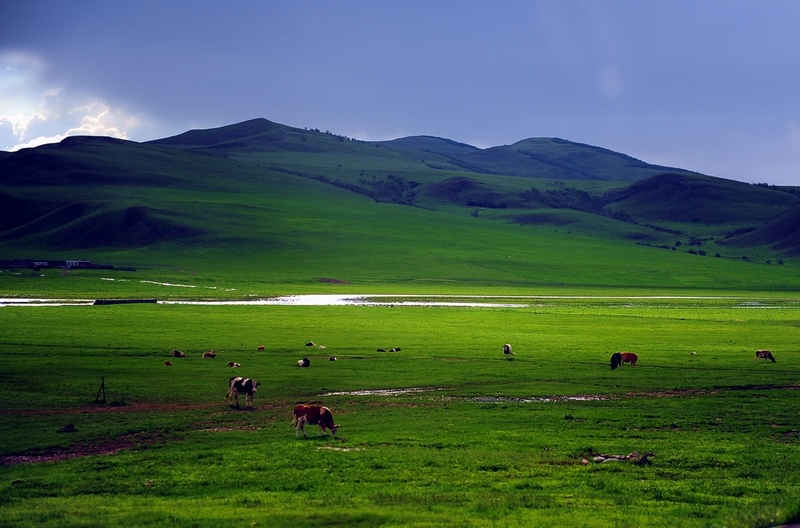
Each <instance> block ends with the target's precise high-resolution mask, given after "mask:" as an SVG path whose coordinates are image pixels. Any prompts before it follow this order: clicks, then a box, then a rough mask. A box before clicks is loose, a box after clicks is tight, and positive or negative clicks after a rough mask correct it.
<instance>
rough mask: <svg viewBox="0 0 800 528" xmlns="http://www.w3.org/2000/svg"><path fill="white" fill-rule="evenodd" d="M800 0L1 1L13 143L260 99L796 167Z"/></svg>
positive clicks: (206, 120) (233, 113)
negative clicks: (799, 0) (655, 0)
mask: <svg viewBox="0 0 800 528" xmlns="http://www.w3.org/2000/svg"><path fill="white" fill-rule="evenodd" d="M799 27H800V2H797V1H795V0H751V1H744V0H715V1H712V0H669V1H664V2H648V1H641V0H529V1H522V0H503V1H500V2H494V1H489V0H485V1H473V0H404V1H403V2H394V1H389V0H348V1H346V2H344V1H342V2H335V1H330V0H328V1H321V0H320V1H312V0H291V1H281V2H278V1H272V0H254V1H246V0H229V1H226V2H222V1H208V0H189V1H184V0H169V1H162V0H128V1H126V2H116V1H94V0H70V1H63V0H52V1H41V0H25V1H13V0H12V1H6V2H0V150H6V151H13V150H18V149H20V148H27V147H35V146H38V145H41V144H44V143H50V142H57V141H60V140H61V139H63V138H64V137H66V136H72V135H107V136H114V137H120V138H126V139H130V140H133V141H148V140H152V139H159V138H164V137H169V136H173V135H177V134H180V133H182V132H185V131H187V130H191V129H204V128H214V127H218V126H225V125H229V124H233V123H238V122H241V121H245V120H248V119H253V118H257V117H263V118H266V119H269V120H270V121H275V122H278V123H282V124H284V125H289V126H294V127H298V128H316V129H320V130H328V131H330V132H332V133H335V134H339V135H344V136H348V137H351V138H355V139H362V140H386V139H394V138H398V137H404V136H411V135H430V136H438V137H443V138H448V139H452V140H455V141H459V142H463V143H468V144H471V145H475V146H477V147H480V148H488V147H492V146H498V145H509V144H512V143H515V142H517V141H520V140H523V139H527V138H530V137H559V138H563V139H567V140H570V141H576V142H580V143H587V144H590V145H595V146H599V147H604V148H607V149H611V150H614V151H617V152H622V153H624V154H628V155H630V156H633V157H636V158H639V159H641V160H643V161H646V162H649V163H655V164H661V165H667V166H671V167H679V168H684V169H689V170H694V171H697V172H701V173H704V174H708V175H711V176H716V177H720V178H727V179H733V180H739V181H745V182H750V183H769V184H772V185H800V37H798V36H797V35H798V32H797V28H799Z"/></svg>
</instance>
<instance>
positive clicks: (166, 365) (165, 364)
mask: <svg viewBox="0 0 800 528" xmlns="http://www.w3.org/2000/svg"><path fill="white" fill-rule="evenodd" d="M164 366H165V367H171V366H172V361H170V360H168V359H166V360H164Z"/></svg>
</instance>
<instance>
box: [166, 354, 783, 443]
mask: <svg viewBox="0 0 800 528" xmlns="http://www.w3.org/2000/svg"><path fill="white" fill-rule="evenodd" d="M306 346H316V345H315V344H314V343H313V342H310V341H309V342H308V343H306ZM319 348H321V349H324V348H326V347H325V346H323V345H320V347H319ZM264 349H265V347H264V345H259V346H258V348H257V350H260V351H263V350H264ZM377 351H378V352H385V351H386V350H385V349H382V348H379V349H377ZM399 351H400V349H399V348H393V349H391V352H399ZM503 354H504V355H505V357H506V358H508V359H510V357H511V356H513V355H514V351H513V348H512V346H511V344H510V343H506V344H504V345H503ZM694 354H695V353H694V352H692V355H694ZM170 355H171V356H172V357H174V358H184V357H186V353H185V352H183V351H181V350H178V349H173V350H172V351H171V352H170ZM202 357H203V359H215V358H216V357H217V353H216V351H215V350H209V351H206V352H203V356H202ZM755 359H756V361H758V360H759V359H764V360H766V361H772V362H773V363H775V356H773V355H772V352H771V351H769V350H756V356H755ZM328 360H329V361H336V357H335V356H331V357H329V358H328ZM638 360H639V356H638V355H637V354H634V353H633V352H614V353H613V354H611V362H610V364H611V370H616V369H617V368H618V367H619V366H620V365H624V364H625V363H629V364H630V365H631V366H632V367H635V366H636V362H637V361H638ZM164 365H166V366H172V362H171V361H169V360H166V361H164ZM227 366H228V367H231V368H238V367H241V365H240V364H239V363H236V362H234V361H228V363H227ZM297 366H298V367H306V368H307V367H310V366H311V360H310V359H309V358H307V357H304V358H303V359H300V360H298V361H297ZM258 385H259V382H258V381H256V380H254V379H252V378H245V377H242V376H234V377H232V378H230V380H228V392H227V394H226V395H225V398H226V400H227V401H228V403H229V404H230V405H231V406H233V405H234V401H235V402H236V407H237V408H238V407H240V404H239V396H240V395H243V396H244V397H245V406H247V407H252V405H253V396H254V395H255V393H256V392H257V390H258ZM306 424H309V425H317V426H319V431H318V434H325V432H326V431H328V432H330V434H331V436H332V437H335V436H336V431H338V429H339V425H338V424H336V423H335V422H334V419H333V413H332V412H331V410H330V409H329V408H327V407H323V406H320V405H306V404H301V405H297V406H296V407H295V408H294V409H293V410H292V426H294V428H295V437H298V438H299V433H300V432H301V431H302V433H303V436H305V437H306V438H308V435H306V432H305V425H306Z"/></svg>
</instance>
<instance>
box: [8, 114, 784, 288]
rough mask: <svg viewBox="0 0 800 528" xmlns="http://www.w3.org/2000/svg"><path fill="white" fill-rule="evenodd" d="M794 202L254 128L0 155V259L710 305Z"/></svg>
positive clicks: (540, 152) (602, 162) (616, 159)
mask: <svg viewBox="0 0 800 528" xmlns="http://www.w3.org/2000/svg"><path fill="white" fill-rule="evenodd" d="M795 192H796V191H795V190H792V189H779V188H766V187H763V186H753V185H747V184H743V183H739V182H733V181H729V180H723V179H719V178H713V177H709V176H702V175H698V174H694V173H691V172H688V171H680V170H675V169H670V170H667V169H666V168H663V167H657V166H653V165H649V164H646V163H644V162H642V161H639V160H635V159H634V158H630V157H628V156H625V155H623V154H619V153H614V152H611V151H608V150H606V149H602V148H598V147H590V146H587V145H580V144H576V143H571V142H567V141H563V140H556V139H529V140H525V141H521V142H519V143H517V144H515V145H512V146H510V147H496V148H493V149H484V150H481V149H476V148H475V147H472V146H470V145H465V144H461V143H457V142H453V141H450V140H446V139H442V138H434V137H430V136H417V137H413V138H401V139H398V140H395V141H391V142H380V143H368V142H363V141H357V140H353V139H350V138H346V137H344V136H338V135H335V134H331V133H330V132H321V131H318V130H307V129H299V128H294V127H288V126H285V125H280V124H277V123H273V122H270V121H267V120H265V119H256V120H251V121H247V122H244V123H239V124H236V125H230V126H226V127H220V128H216V129H211V130H193V131H189V132H186V133H184V134H180V135H178V136H175V137H171V138H165V139H162V140H158V141H152V142H148V143H135V142H131V141H122V140H116V139H111V138H96V137H73V138H68V139H66V140H64V141H62V142H61V143H59V144H55V145H45V146H42V147H38V148H34V149H25V150H22V151H19V152H14V153H4V154H3V155H2V156H0V260H2V259H4V258H5V259H9V258H16V257H24V256H37V255H39V256H47V257H50V258H56V257H59V256H63V257H64V258H75V257H76V256H77V255H76V253H80V257H81V258H94V259H98V260H104V261H105V260H110V259H115V258H116V259H118V260H122V261H124V262H143V263H148V262H150V263H155V262H157V263H163V264H165V265H168V266H172V267H175V268H184V267H191V268H193V269H200V268H207V269H219V268H220V267H223V268H224V269H225V270H226V271H225V273H234V274H238V275H240V276H242V277H244V276H247V277H252V276H254V274H258V276H259V280H263V281H264V282H266V283H272V284H275V283H291V284H294V283H297V284H311V283H313V282H318V281H319V280H320V278H327V279H331V278H333V279H337V280H341V281H344V282H349V283H351V284H361V285H370V284H372V285H376V284H377V285H384V286H386V285H388V284H393V285H395V286H394V287H399V285H403V284H405V285H412V284H413V285H417V286H418V285H420V284H428V285H431V284H440V285H441V284H447V285H449V286H448V287H469V285H476V286H477V285H494V287H508V288H520V287H521V288H529V287H537V286H554V285H573V286H580V287H591V286H609V287H610V286H631V287H642V286H659V287H662V286H667V285H671V286H672V287H680V286H686V285H689V284H703V285H705V286H706V287H713V285H714V284H716V277H718V276H728V275H731V274H732V275H736V274H739V275H741V278H739V279H737V281H739V282H741V285H742V287H748V286H747V285H748V278H747V277H748V273H749V271H748V273H744V274H742V270H741V269H740V268H739V266H741V262H740V260H741V257H742V255H743V252H746V253H748V254H749V257H748V258H749V259H750V260H751V261H752V260H757V259H762V260H766V259H776V258H781V259H782V258H783V257H786V259H789V258H790V257H792V256H794V255H795V254H796V248H797V243H796V242H795V241H794V238H793V237H794V232H793V231H792V229H791V227H790V226H791V225H793V224H791V220H786V218H787V217H786V216H785V215H787V214H789V213H787V211H792V210H794V209H793V208H794V207H795V206H796V205H797V203H798V197H797V194H795ZM782 215H784V216H782ZM789 217H791V215H789ZM781 219H783V220H781ZM775 226H787V227H785V228H780V229H779V228H776V227H775ZM759 230H766V232H768V233H769V234H770V236H758V235H757V234H758V233H759V232H764V231H759ZM745 232H750V233H753V234H751V235H749V237H748V236H744V235H743V236H741V237H738V238H737V237H735V236H734V235H736V234H737V233H738V234H740V233H745ZM665 249H667V250H669V251H664V250H665ZM698 255H708V256H709V257H710V256H712V255H718V256H720V257H729V258H727V259H726V258H722V259H713V258H707V259H698ZM755 255H758V257H757V258H756V257H755ZM688 259H691V260H688ZM782 261H783V260H782ZM789 262H791V261H789ZM787 263H788V262H787ZM687 266H690V267H691V269H692V272H691V273H687V272H686V269H687ZM731 266H733V267H731ZM787 268H788V267H787ZM734 269H735V271H733V270H734ZM772 269H775V267H774V266H773V267H772ZM785 273H790V272H788V271H787V272H785ZM726 280H727V279H726ZM774 280H775V281H777V282H775V284H774V286H772V287H776V288H777V287H782V286H778V284H781V285H784V284H786V283H788V284H793V283H794V282H793V281H794V279H792V280H787V279H782V278H780V277H776V278H775V279H774ZM334 283H335V282H334ZM328 284H332V283H328ZM759 284H760V285H762V286H763V287H770V286H768V285H769V284H773V280H772V279H770V280H766V281H765V280H760V281H759Z"/></svg>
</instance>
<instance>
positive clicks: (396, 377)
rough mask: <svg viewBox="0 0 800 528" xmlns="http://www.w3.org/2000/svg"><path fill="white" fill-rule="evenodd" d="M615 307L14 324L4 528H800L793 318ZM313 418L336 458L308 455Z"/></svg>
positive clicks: (520, 301) (790, 314)
mask: <svg viewBox="0 0 800 528" xmlns="http://www.w3.org/2000/svg"><path fill="white" fill-rule="evenodd" d="M606 293H607V295H569V296H557V295H542V296H537V297H532V296H527V297H526V296H522V297H514V298H502V296H501V297H498V298H493V299H484V300H483V301H482V302H484V303H490V302H491V303H506V302H507V303H509V304H512V303H513V304H517V305H519V306H517V307H513V308H511V307H495V306H490V305H488V304H486V305H483V306H480V305H479V306H455V307H454V306H425V305H414V306H411V305H407V304H405V303H406V302H407V301H408V300H409V299H407V298H402V297H397V298H381V299H380V300H381V302H382V303H384V304H382V305H377V306H371V305H352V306H350V305H346V306H291V305H239V304H230V305H222V306H220V305H210V304H168V303H159V304H121V305H108V306H92V305H79V306H35V307H34V306H11V305H10V306H4V307H2V308H0V323H2V328H3V332H2V337H0V354H1V355H2V358H3V368H2V370H0V435H2V438H3V442H2V444H1V447H0V457H2V459H1V460H2V464H0V526H9V527H10V526H14V527H22V526H37V527H46V526H165V525H170V526H219V525H222V524H225V525H228V526H597V527H602V526H631V527H634V526H635V527H643V526H654V527H655V526H658V527H662V526H689V527H691V526H698V527H700V526H732V527H755V526H774V525H778V524H781V523H788V522H791V521H798V520H800V506H798V501H797V497H798V496H800V450H799V449H798V448H799V446H800V426H799V425H798V422H797V417H798V416H800V392H798V391H799V390H800V369H798V365H800V350H798V348H797V346H796V342H797V332H798V327H799V326H800V297H798V296H796V295H792V294H786V295H782V294H777V293H774V292H772V293H762V294H758V293H752V292H751V293H749V294H739V293H731V294H720V292H719V291H709V290H705V291H700V290H698V291H694V292H692V293H693V295H685V294H681V295H666V294H664V292H659V294H658V295H630V294H625V295H621V294H619V292H611V291H609V292H606ZM416 300H436V301H439V302H443V301H455V300H460V301H463V300H464V298H461V297H455V296H453V297H451V298H441V297H437V298H434V297H432V296H431V295H428V297H427V298H425V297H424V295H423V296H421V297H420V298H419V299H416ZM479 302H480V301H479ZM309 342H313V343H314V345H313V346H307V343H309ZM504 343H510V344H512V345H513V349H514V353H515V354H514V355H513V356H510V357H505V356H504V355H503V350H502V345H503V344H504ZM259 345H264V350H263V351H259V350H257V348H258V347H259ZM323 347H324V348H323ZM393 348H394V349H398V348H399V351H395V352H390V351H389V350H391V349H393ZM760 348H768V349H770V350H772V351H773V353H774V355H775V358H776V362H775V363H772V362H768V361H764V360H758V361H756V360H755V359H754V355H755V350H756V349H760ZM172 349H180V350H182V351H184V352H185V353H186V355H187V357H185V358H174V357H171V356H170V351H171V350H172ZM212 349H213V350H215V351H216V352H217V357H216V359H203V358H202V357H201V356H202V353H203V352H204V351H207V350H212ZM378 349H383V350H385V351H386V352H380V351H378ZM620 350H627V351H631V352H635V353H637V354H638V355H639V362H638V364H637V365H636V367H631V366H630V365H623V366H622V367H620V368H618V369H617V370H613V371H612V370H611V369H610V367H609V357H610V355H611V354H612V353H613V352H615V351H620ZM303 357H308V358H309V359H310V360H311V367H310V368H299V367H298V366H297V360H298V359H300V358H303ZM331 357H335V358H336V361H332V360H331ZM165 361H171V363H172V365H171V366H165ZM228 361H235V362H238V363H240V364H241V365H242V366H241V368H236V369H231V368H229V367H227V366H226V363H227V362H228ZM234 375H239V376H246V377H252V378H254V379H256V380H258V381H260V383H261V384H260V386H259V388H258V392H257V393H256V395H255V399H254V405H253V407H252V408H249V409H248V408H245V407H241V408H235V407H232V406H230V405H229V404H228V402H227V401H226V400H225V393H226V390H227V383H228V379H229V378H230V377H231V376H234ZM97 400H100V401H99V402H98V401H97ZM300 402H315V403H318V404H322V405H326V406H328V407H329V408H330V409H331V410H332V411H333V413H334V417H335V419H336V422H337V423H338V424H340V425H341V429H340V430H339V434H338V435H337V437H336V438H332V437H330V436H327V435H326V436H316V435H317V430H316V427H313V426H309V427H307V428H306V430H307V433H308V435H309V438H307V439H306V438H303V436H302V435H300V438H295V431H294V429H293V428H292V427H290V421H291V416H290V414H291V409H292V407H293V406H294V405H295V404H297V403H300ZM65 426H67V430H69V431H70V432H62V430H63V429H64V428H65ZM70 426H71V427H70ZM72 429H74V430H72ZM631 454H633V455H632V456H631ZM609 455H614V456H615V457H623V456H624V457H627V458H625V459H623V460H617V459H616V458H612V457H610V456H609ZM643 455H647V456H643Z"/></svg>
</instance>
